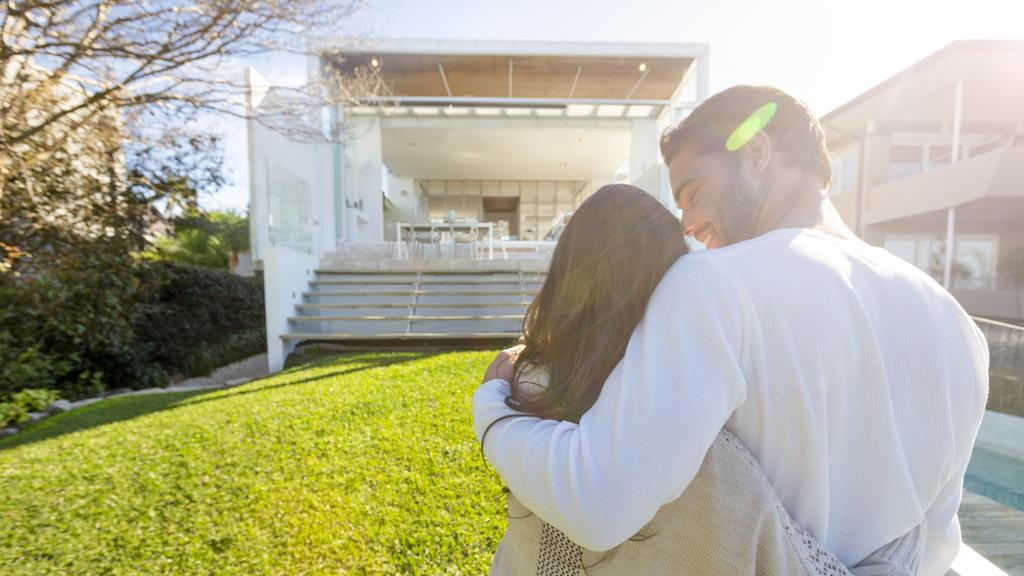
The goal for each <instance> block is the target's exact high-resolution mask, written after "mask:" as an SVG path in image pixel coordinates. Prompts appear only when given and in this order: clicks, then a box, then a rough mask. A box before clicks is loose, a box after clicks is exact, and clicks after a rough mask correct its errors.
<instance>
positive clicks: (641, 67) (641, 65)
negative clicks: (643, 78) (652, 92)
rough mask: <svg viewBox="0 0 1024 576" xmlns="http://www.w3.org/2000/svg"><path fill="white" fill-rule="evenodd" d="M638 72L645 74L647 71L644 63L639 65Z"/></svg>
mask: <svg viewBox="0 0 1024 576" xmlns="http://www.w3.org/2000/svg"><path fill="white" fill-rule="evenodd" d="M640 71H641V72H646V71H647V63H646V62H641V63H640Z"/></svg>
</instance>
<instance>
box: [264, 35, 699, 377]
mask: <svg viewBox="0 0 1024 576" xmlns="http://www.w3.org/2000/svg"><path fill="white" fill-rule="evenodd" d="M310 44H311V46H312V47H313V48H314V50H313V52H314V53H315V54H317V56H316V57H314V58H312V59H311V61H310V64H309V71H310V73H311V74H320V75H323V76H337V75H340V76H341V77H345V76H346V75H353V76H359V77H361V78H364V79H369V81H370V82H376V84H377V87H378V88H379V89H378V90H376V91H374V92H373V93H372V95H368V96H361V97H357V98H347V99H346V103H345V104H343V105H338V106H336V107H333V108H330V109H327V110H324V111H323V114H322V115H321V118H319V119H313V122H314V124H316V123H317V122H319V123H320V124H317V126H320V127H321V132H322V138H309V136H308V134H307V135H305V136H304V137H302V138H299V137H296V135H294V134H289V133H288V131H284V132H282V131H279V130H271V129H269V128H267V127H265V126H263V125H262V124H260V123H259V122H256V121H250V122H249V170H250V182H251V200H250V222H251V227H252V250H253V258H254V260H255V261H256V263H257V266H262V269H263V271H264V279H265V284H266V296H267V304H266V305H267V337H268V348H269V356H270V365H271V369H272V370H279V369H280V368H281V367H282V366H283V363H284V358H285V357H286V356H287V354H288V353H289V352H290V351H291V349H292V347H293V346H294V345H295V344H296V343H298V342H301V341H303V340H338V341H355V340H394V339H418V340H420V339H422V340H429V339H461V338H494V339H501V338H503V337H504V338H507V337H510V336H513V335H515V334H517V333H518V330H519V327H520V325H521V318H522V313H523V311H524V309H525V306H526V304H528V302H529V300H530V298H532V293H533V292H535V291H536V289H537V287H539V284H540V282H542V279H543V274H544V272H545V269H546V256H547V255H549V254H550V250H551V247H552V245H553V243H554V238H556V237H557V234H558V229H559V226H560V225H561V224H562V223H564V221H565V219H566V218H567V216H568V214H571V213H572V211H573V210H575V208H576V207H577V206H579V204H580V203H581V202H582V201H583V200H584V199H585V198H586V197H587V196H588V195H589V194H590V193H591V192H592V191H594V190H595V189H597V188H599V187H600V186H602V185H604V184H608V183H615V182H626V183H631V184H634V185H636V186H639V187H641V188H643V189H644V190H646V191H648V192H649V193H650V194H652V195H654V196H656V197H658V198H659V199H661V200H662V201H663V202H664V203H665V205H666V206H668V207H670V208H673V209H674V208H675V207H674V204H673V202H672V198H671V191H670V190H669V186H668V177H667V170H666V167H665V166H664V164H663V163H662V161H661V158H660V154H659V146H658V143H659V138H660V135H661V133H662V131H663V130H664V129H665V128H666V127H668V126H670V125H673V124H675V123H677V122H678V121H679V120H681V119H682V118H683V117H685V115H686V114H688V113H689V111H690V110H692V109H693V108H694V107H695V106H697V105H698V104H699V103H700V102H701V101H703V99H704V98H705V97H706V96H707V90H708V88H707V86H708V83H707V78H708V48H707V46H706V45H700V44H636V43H629V44H622V43H566V42H498V41H456V40H451V41H437V40H429V41H426V40H374V41H370V42H360V43H358V44H356V43H354V42H352V41H350V40H348V39H344V38H338V39H330V38H317V39H313V40H311V42H310ZM248 80H249V85H250V102H249V104H250V106H251V107H252V108H253V110H254V111H255V112H258V111H259V108H260V107H261V106H262V105H264V104H265V98H266V96H267V94H271V93H272V92H273V89H272V88H270V87H268V86H267V84H266V82H265V81H264V80H263V79H262V78H261V77H260V75H259V73H258V72H257V71H255V70H250V73H249V78H248ZM314 131H315V130H314Z"/></svg>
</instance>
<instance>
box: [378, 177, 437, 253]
mask: <svg viewBox="0 0 1024 576" xmlns="http://www.w3.org/2000/svg"><path fill="white" fill-rule="evenodd" d="M387 197H388V200H390V201H391V203H392V205H393V207H392V208H391V209H386V210H385V211H384V238H385V239H388V240H393V239H394V238H395V222H416V221H420V220H425V219H426V218H427V201H426V197H425V196H424V194H423V191H422V190H420V188H419V186H417V185H416V180H414V179H413V178H403V177H400V176H396V175H394V174H388V185H387Z"/></svg>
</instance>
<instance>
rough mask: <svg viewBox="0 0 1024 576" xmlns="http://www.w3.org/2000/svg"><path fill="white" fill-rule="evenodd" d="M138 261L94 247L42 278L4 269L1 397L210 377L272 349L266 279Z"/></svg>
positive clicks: (81, 393) (0, 277)
mask: <svg viewBox="0 0 1024 576" xmlns="http://www.w3.org/2000/svg"><path fill="white" fill-rule="evenodd" d="M112 260H113V259H112ZM129 264H130V265H124V263H123V262H120V261H116V260H115V261H110V262H108V261H106V260H104V259H103V258H102V257H99V256H97V254H96V253H95V252H92V253H89V256H88V258H85V257H83V258H77V259H76V258H70V259H66V260H62V261H61V262H60V263H59V266H54V267H53V268H51V269H47V270H46V271H45V273H38V274H36V275H27V274H24V275H21V276H20V277H15V276H14V275H12V274H9V273H5V272H0V301H2V302H3V303H4V306H2V307H0V401H8V399H9V398H10V395H11V394H13V393H14V392H17V391H18V390H22V389H25V388H54V389H58V390H60V391H61V393H62V395H64V396H65V397H67V398H70V399H77V398H81V397H85V396H94V395H97V394H99V393H102V392H103V391H104V390H106V389H110V388H116V387H128V388H149V387H153V386H163V385H165V384H166V383H167V381H168V373H183V374H188V375H195V374H201V373H203V372H204V371H209V370H211V369H213V368H216V367H217V366H219V365H220V364H222V363H227V362H231V361H233V360H237V359H239V358H240V357H241V356H244V355H248V354H254V353H258V352H259V351H260V350H261V349H262V348H263V347H264V346H265V344H264V342H265V337H264V325H263V288H262V280H261V279H259V278H240V277H238V276H234V275H231V274H229V273H228V272H226V271H221V270H213V269H208V268H198V267H193V266H184V265H179V264H174V263H170V262H145V261H140V262H135V263H134V264H131V263H129ZM8 403H9V402H8ZM11 410H14V409H11Z"/></svg>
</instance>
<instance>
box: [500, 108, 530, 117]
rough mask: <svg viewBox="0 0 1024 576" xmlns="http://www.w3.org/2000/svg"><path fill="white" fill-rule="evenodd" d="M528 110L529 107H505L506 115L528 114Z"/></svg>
mask: <svg viewBox="0 0 1024 576" xmlns="http://www.w3.org/2000/svg"><path fill="white" fill-rule="evenodd" d="M530 112H531V110H530V109H529V108H505V115H506V116H529V115H530Z"/></svg>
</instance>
